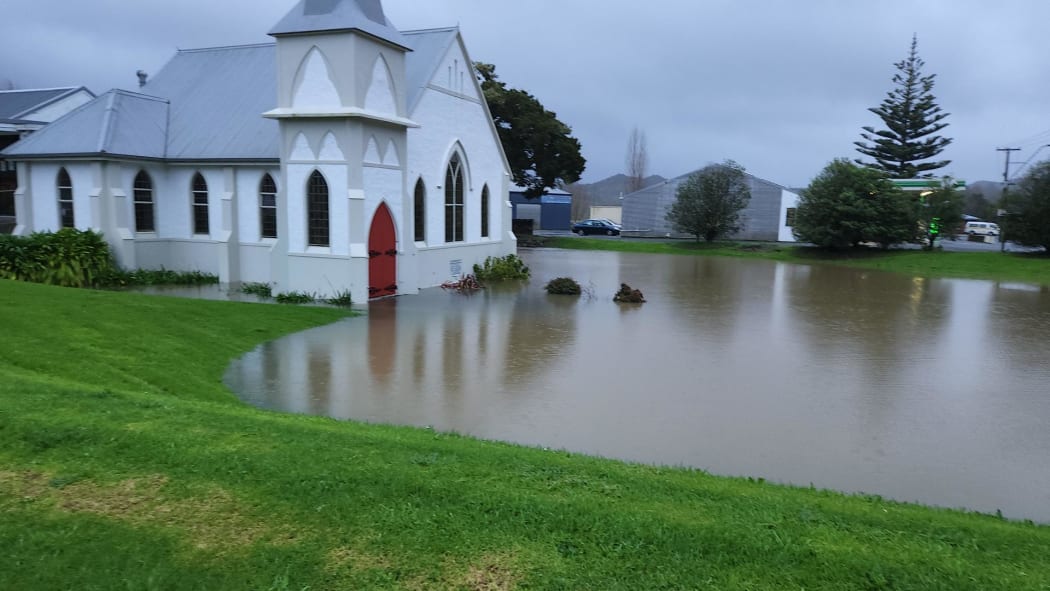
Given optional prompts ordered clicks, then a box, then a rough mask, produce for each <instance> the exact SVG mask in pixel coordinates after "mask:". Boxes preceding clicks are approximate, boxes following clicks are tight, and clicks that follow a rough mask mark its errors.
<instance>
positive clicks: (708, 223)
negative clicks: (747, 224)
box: [667, 160, 751, 242]
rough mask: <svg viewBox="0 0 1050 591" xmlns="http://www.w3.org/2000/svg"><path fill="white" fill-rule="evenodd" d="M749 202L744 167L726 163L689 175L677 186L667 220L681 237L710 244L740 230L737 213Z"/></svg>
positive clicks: (748, 188) (734, 163) (728, 161)
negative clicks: (686, 235) (684, 235)
mask: <svg viewBox="0 0 1050 591" xmlns="http://www.w3.org/2000/svg"><path fill="white" fill-rule="evenodd" d="M750 200H751V188H750V186H749V185H748V183H747V177H746V175H745V173H744V168H743V167H742V166H740V165H739V164H737V163H736V162H733V161H732V160H726V161H725V162H724V163H722V164H714V165H711V166H707V167H705V168H703V169H701V170H700V171H698V172H694V173H693V174H691V175H689V178H687V179H686V180H685V181H683V182H682V184H681V185H679V186H678V192H677V194H676V199H675V202H674V203H673V204H672V205H671V209H669V210H668V211H667V221H669V222H671V225H672V226H674V229H675V230H676V231H678V232H682V233H684V234H692V235H693V236H696V241H697V242H699V241H700V238H701V237H702V238H703V239H704V240H707V241H708V242H712V241H714V240H717V239H719V238H722V237H724V236H728V235H730V234H732V233H734V232H737V231H739V230H740V212H741V211H742V210H743V209H744V208H745V207H747V204H748V202H750Z"/></svg>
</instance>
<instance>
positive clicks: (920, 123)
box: [854, 36, 952, 179]
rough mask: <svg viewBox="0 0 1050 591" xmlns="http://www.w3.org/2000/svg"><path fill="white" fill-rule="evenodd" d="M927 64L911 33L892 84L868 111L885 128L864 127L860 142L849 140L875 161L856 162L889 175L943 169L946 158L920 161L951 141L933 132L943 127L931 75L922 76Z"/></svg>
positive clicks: (901, 176) (912, 175)
mask: <svg viewBox="0 0 1050 591" xmlns="http://www.w3.org/2000/svg"><path fill="white" fill-rule="evenodd" d="M925 64H926V63H925V62H924V61H923V60H922V58H920V57H919V54H918V39H917V38H916V37H915V36H912V39H911V51H910V52H909V53H908V57H907V58H905V59H903V60H901V61H899V62H897V63H896V64H894V65H895V66H896V68H897V70H898V72H897V74H895V75H894V76H893V84H894V85H895V86H896V88H894V89H893V90H892V91H890V92H888V93H887V94H886V98H885V99H884V100H883V101H882V104H881V105H879V106H878V107H874V108H870V109H868V110H869V111H871V112H872V113H874V114H876V115H878V117H879V118H880V119H882V122H883V124H884V125H885V127H886V129H881V130H878V131H876V130H875V128H874V127H864V128H863V129H864V133H862V134H861V137H863V138H864V141H858V142H854V145H856V146H857V151H858V152H860V153H861V154H864V155H865V156H870V157H872V158H874V159H875V162H873V163H868V162H864V161H862V160H859V159H858V160H857V161H856V162H857V164H863V165H864V166H868V167H870V168H874V169H876V170H881V171H883V172H885V173H886V174H888V175H889V177H890V178H894V179H909V178H919V177H929V176H932V175H931V174H929V173H930V172H931V171H934V170H937V169H939V168H943V167H945V166H947V165H948V164H950V163H951V160H938V161H933V162H923V161H924V160H929V159H930V158H934V157H935V156H937V155H938V154H940V153H941V151H943V150H944V148H946V147H947V146H948V144H951V143H952V140H951V139H950V138H944V137H941V136H939V135H935V134H936V133H937V132H938V131H940V130H942V129H944V128H945V127H947V126H948V124H947V123H945V122H944V119H945V118H946V117H948V115H949V114H948V113H943V112H941V108H940V107H939V106H938V105H937V103H936V98H935V97H934V96H933V94H932V90H933V81H934V78H935V77H936V74H930V75H928V76H924V75H923V74H922V68H923V66H924V65H925Z"/></svg>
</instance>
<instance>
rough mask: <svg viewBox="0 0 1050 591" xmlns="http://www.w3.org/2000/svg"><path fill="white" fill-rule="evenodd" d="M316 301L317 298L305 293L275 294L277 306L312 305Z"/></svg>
mask: <svg viewBox="0 0 1050 591" xmlns="http://www.w3.org/2000/svg"><path fill="white" fill-rule="evenodd" d="M316 301H317V296H316V295H314V294H312V293H306V292H305V291H289V292H288V293H279V294H277V303H278V304H312V303H314V302H316Z"/></svg>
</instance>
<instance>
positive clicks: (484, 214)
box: [481, 185, 489, 238]
mask: <svg viewBox="0 0 1050 591" xmlns="http://www.w3.org/2000/svg"><path fill="white" fill-rule="evenodd" d="M481 237H482V238H488V237H489V186H488V185H485V187H484V188H483V189H481Z"/></svg>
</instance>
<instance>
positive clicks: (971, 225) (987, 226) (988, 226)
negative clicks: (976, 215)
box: [963, 222, 999, 236]
mask: <svg viewBox="0 0 1050 591" xmlns="http://www.w3.org/2000/svg"><path fill="white" fill-rule="evenodd" d="M963 231H964V232H966V233H967V234H969V235H970V236H998V235H999V224H993V223H991V222H966V227H965V228H964V229H963Z"/></svg>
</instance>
